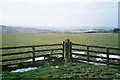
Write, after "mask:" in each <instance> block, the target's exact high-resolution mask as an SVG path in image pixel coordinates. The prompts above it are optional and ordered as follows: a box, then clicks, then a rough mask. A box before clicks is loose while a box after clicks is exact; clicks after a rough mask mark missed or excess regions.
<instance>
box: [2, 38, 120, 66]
mask: <svg viewBox="0 0 120 80" xmlns="http://www.w3.org/2000/svg"><path fill="white" fill-rule="evenodd" d="M42 47H44V49H37V48H42ZM47 47H50V49H48V48H47ZM52 47H53V48H52ZM57 47H58V48H57ZM16 49H28V50H26V51H19V52H12V51H11V52H9V50H16ZM0 50H2V54H0V57H2V58H3V59H2V60H1V66H10V65H17V64H21V63H30V62H29V61H28V62H25V60H28V59H32V63H35V62H37V61H39V60H37V61H36V60H35V58H37V57H44V58H45V57H46V56H48V55H61V56H62V58H63V59H64V60H65V63H68V62H70V61H72V60H77V61H79V60H83V61H87V62H96V63H103V64H107V65H120V49H119V48H111V47H103V46H92V45H84V44H78V43H72V42H70V40H69V39H67V40H66V41H63V44H48V45H32V46H18V47H3V48H0ZM4 50H8V51H7V53H5V52H4ZM46 51H49V52H50V53H51V54H45V52H46ZM53 51H54V52H53ZM40 52H42V54H41V53H40ZM79 52H84V54H81V53H79ZM37 53H38V54H39V55H36V54H37ZM43 53H44V54H43ZM19 54H21V55H22V56H23V57H16V58H15V57H14V56H15V55H19ZM25 54H26V55H27V54H29V55H32V56H25ZM98 54H102V55H103V54H104V55H106V57H103V56H98ZM73 55H74V56H76V57H74V56H73ZM111 55H112V56H118V58H116V57H110V56H111ZM4 57H7V58H5V59H4ZM8 57H11V58H10V59H8ZM97 58H99V59H103V60H100V61H99V60H96V59H97ZM15 60H19V61H17V63H16V62H15V63H14V62H10V61H15ZM4 63H6V64H4Z"/></svg>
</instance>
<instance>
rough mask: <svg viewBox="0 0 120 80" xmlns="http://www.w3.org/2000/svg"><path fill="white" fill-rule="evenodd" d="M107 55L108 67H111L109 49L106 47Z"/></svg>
mask: <svg viewBox="0 0 120 80" xmlns="http://www.w3.org/2000/svg"><path fill="white" fill-rule="evenodd" d="M106 53H107V65H109V48H108V47H106Z"/></svg>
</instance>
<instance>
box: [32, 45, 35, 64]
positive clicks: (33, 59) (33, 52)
mask: <svg viewBox="0 0 120 80" xmlns="http://www.w3.org/2000/svg"><path fill="white" fill-rule="evenodd" d="M32 61H33V63H35V46H34V45H33V46H32Z"/></svg>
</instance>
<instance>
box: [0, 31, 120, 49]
mask: <svg viewBox="0 0 120 80" xmlns="http://www.w3.org/2000/svg"><path fill="white" fill-rule="evenodd" d="M67 38H69V39H70V40H71V41H72V42H76V43H82V44H91V45H102V46H111V47H118V35H117V34H115V33H93V34H90V33H81V34H74V33H66V34H64V33H56V34H54V33H45V34H26V33H25V34H19V33H17V34H15V33H10V34H8V33H4V34H3V36H2V39H3V43H2V44H3V46H4V47H5V46H19V45H22V46H23V45H33V44H34V45H35V44H36V45H38V44H50V43H62V41H64V40H65V39H67Z"/></svg>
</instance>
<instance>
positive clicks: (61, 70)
mask: <svg viewBox="0 0 120 80" xmlns="http://www.w3.org/2000/svg"><path fill="white" fill-rule="evenodd" d="M56 66H58V68H57V67H56ZM116 73H118V69H115V68H111V67H109V66H95V65H92V64H86V63H80V62H72V63H68V64H64V63H63V61H61V60H56V61H54V62H50V61H49V62H48V61H47V62H45V61H44V62H42V63H41V66H39V68H38V69H36V70H31V71H26V72H17V73H14V72H12V73H11V72H3V75H2V76H3V80H4V79H8V78H9V80H10V79H13V78H14V79H15V78H17V79H18V78H19V79H25V78H45V79H47V78H48V79H49V78H115V74H116ZM17 79H16V80H17Z"/></svg>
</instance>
